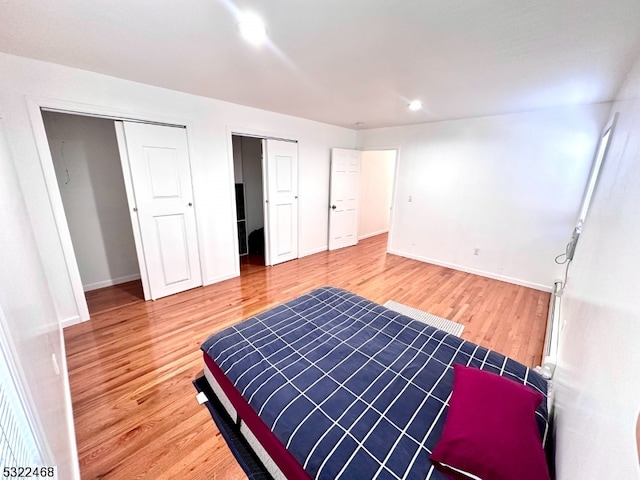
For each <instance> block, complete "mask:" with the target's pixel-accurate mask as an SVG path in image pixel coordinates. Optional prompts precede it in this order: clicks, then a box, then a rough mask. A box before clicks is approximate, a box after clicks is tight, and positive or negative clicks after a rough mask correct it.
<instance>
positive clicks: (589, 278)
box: [555, 58, 640, 480]
mask: <svg viewBox="0 0 640 480" xmlns="http://www.w3.org/2000/svg"><path fill="white" fill-rule="evenodd" d="M613 112H619V118H618V122H617V125H616V127H615V131H614V132H613V136H612V137H611V142H610V146H609V153H608V155H607V157H606V159H605V161H604V165H603V168H602V170H601V174H600V178H599V181H598V184H597V186H596V190H595V194H594V197H593V200H592V203H591V207H590V210H589V212H588V214H587V218H586V221H585V224H584V227H583V230H582V235H581V238H580V241H579V243H578V245H577V248H576V253H575V257H574V261H573V263H572V265H571V268H570V270H569V279H568V282H567V286H566V290H565V292H564V294H563V297H562V306H561V319H562V320H561V322H562V323H564V327H563V329H562V331H561V334H560V351H559V360H558V363H559V365H558V369H557V372H556V375H555V385H556V387H555V388H556V420H557V424H556V430H557V432H556V438H557V447H556V449H557V460H556V463H557V471H558V480H573V479H575V478H584V479H591V478H594V479H596V478H598V479H599V478H612V479H613V478H616V479H618V478H620V479H622V478H624V479H637V478H640V467H639V464H638V461H639V458H638V454H637V450H636V448H637V447H636V431H635V428H636V427H635V426H636V419H637V417H638V412H639V411H640V375H639V374H638V371H639V368H640V304H639V303H638V285H640V254H639V253H638V245H640V215H639V206H640V168H638V166H639V165H640V58H639V59H638V61H637V62H636V64H635V66H634V68H633V70H632V71H631V73H630V74H629V76H628V78H627V81H626V83H625V85H624V86H623V87H622V89H621V90H620V93H619V94H618V97H617V100H616V102H615V104H614V105H613V108H612V113H613ZM637 441H640V439H638V440H637Z"/></svg>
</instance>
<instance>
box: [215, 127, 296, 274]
mask: <svg viewBox="0 0 640 480" xmlns="http://www.w3.org/2000/svg"><path fill="white" fill-rule="evenodd" d="M234 135H237V136H240V137H253V138H259V139H261V140H266V139H273V140H282V141H284V142H295V143H297V144H298V177H297V178H296V182H297V183H298V196H300V142H298V140H296V139H295V138H296V136H295V135H284V136H283V135H282V134H278V133H273V132H265V131H261V130H253V129H250V128H244V127H227V152H228V158H229V165H230V167H231V168H230V169H229V182H230V185H231V187H233V186H234V185H235V177H234V169H235V167H234V163H233V136H234ZM266 182H267V156H266V155H265V145H264V142H262V208H263V210H264V219H265V221H264V254H265V257H264V260H265V262H264V263H265V266H269V265H271V259H270V258H269V255H268V252H269V222H270V220H269V215H268V212H267V206H266V203H265V196H266V194H267V183H266ZM230 192H231V204H232V205H233V206H234V208H233V225H234V227H233V228H234V230H233V231H234V232H235V229H236V228H237V224H238V218H237V216H238V214H237V211H238V210H237V208H236V196H235V189H234V188H231V189H230ZM298 205H299V204H298ZM297 224H298V245H297V247H298V255H299V254H300V207H299V206H298V218H297ZM233 238H234V240H233V243H234V248H235V251H236V258H235V274H236V276H238V275H240V245H239V244H238V236H237V235H234V237H233Z"/></svg>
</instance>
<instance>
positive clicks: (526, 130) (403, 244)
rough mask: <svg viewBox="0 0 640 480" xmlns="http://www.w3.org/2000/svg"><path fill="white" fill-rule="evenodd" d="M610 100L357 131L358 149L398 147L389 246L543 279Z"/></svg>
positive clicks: (507, 276)
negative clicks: (558, 107)
mask: <svg viewBox="0 0 640 480" xmlns="http://www.w3.org/2000/svg"><path fill="white" fill-rule="evenodd" d="M610 108H611V105H610V104H598V105H587V106H580V107H568V108H560V109H553V110H542V111H535V112H524V113H517V114H510V115H499V116H490V117H478V118H469V119H463V120H454V121H447V122H437V123H428V124H421V125H412V126H406V127H394V128H381V129H372V130H364V131H361V132H358V145H359V147H360V148H361V149H363V150H373V149H377V148H389V147H391V146H396V147H399V155H398V167H397V176H398V178H397V179H396V192H395V199H394V210H393V214H392V224H391V233H390V248H389V250H390V251H391V252H392V253H396V254H399V255H404V256H407V257H411V258H416V259H418V260H423V261H426V262H430V263H435V264H439V265H445V266H449V267H452V268H456V269H459V270H464V271H469V272H473V273H477V274H480V275H485V276H488V277H493V278H497V279H501V280H504V281H508V282H513V283H518V284H522V285H527V286H531V287H534V288H539V289H543V290H548V289H550V288H551V285H552V284H553V281H554V279H556V278H559V277H560V274H561V268H560V267H559V266H558V265H556V264H555V263H554V258H555V257H556V255H558V254H559V253H562V252H563V251H564V246H565V243H566V241H567V235H568V232H570V231H571V229H572V228H573V226H574V224H575V220H576V216H577V214H578V208H579V203H580V200H581V198H582V194H583V190H584V186H585V183H586V179H587V176H588V173H589V168H590V165H591V161H592V158H593V154H594V151H595V147H596V142H597V137H598V134H599V132H600V130H601V129H602V127H603V126H604V123H605V122H606V119H607V115H608V113H609V110H610ZM410 198H411V200H410ZM476 248H478V249H479V254H478V255H474V251H475V249H476Z"/></svg>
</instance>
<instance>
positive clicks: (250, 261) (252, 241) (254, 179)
mask: <svg viewBox="0 0 640 480" xmlns="http://www.w3.org/2000/svg"><path fill="white" fill-rule="evenodd" d="M231 140H232V145H233V167H234V179H235V191H236V214H237V229H238V250H239V255H240V274H241V275H242V274H246V273H248V272H250V271H253V270H255V267H264V266H265V265H266V263H265V233H264V230H265V214H264V210H265V209H264V205H265V195H264V173H263V171H262V165H263V154H264V151H263V140H262V139H261V138H257V137H249V136H242V135H232V137H231Z"/></svg>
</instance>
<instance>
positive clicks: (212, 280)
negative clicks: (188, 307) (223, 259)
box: [202, 270, 240, 287]
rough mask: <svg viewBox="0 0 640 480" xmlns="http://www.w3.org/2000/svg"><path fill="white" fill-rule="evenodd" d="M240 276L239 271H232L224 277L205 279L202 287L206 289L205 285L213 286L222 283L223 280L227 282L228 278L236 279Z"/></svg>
mask: <svg viewBox="0 0 640 480" xmlns="http://www.w3.org/2000/svg"><path fill="white" fill-rule="evenodd" d="M239 276H240V271H239V270H238V271H234V272H233V273H227V274H225V275H220V276H218V277H213V278H207V279H206V280H205V281H204V282H203V283H202V286H203V287H206V286H207V285H213V284H214V283H219V282H224V281H225V280H229V279H230V278H236V277H239Z"/></svg>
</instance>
